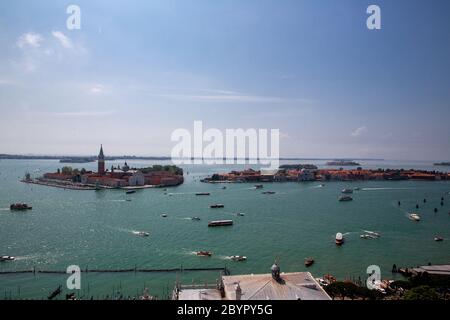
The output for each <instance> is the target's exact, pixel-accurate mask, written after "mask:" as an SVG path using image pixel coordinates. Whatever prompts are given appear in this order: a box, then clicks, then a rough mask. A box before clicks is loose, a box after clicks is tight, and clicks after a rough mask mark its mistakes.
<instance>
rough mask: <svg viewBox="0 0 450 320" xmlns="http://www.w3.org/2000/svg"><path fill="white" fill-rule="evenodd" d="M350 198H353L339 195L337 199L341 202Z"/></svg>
mask: <svg viewBox="0 0 450 320" xmlns="http://www.w3.org/2000/svg"><path fill="white" fill-rule="evenodd" d="M352 200H353V198H352V197H350V196H341V197H339V201H341V202H345V201H352Z"/></svg>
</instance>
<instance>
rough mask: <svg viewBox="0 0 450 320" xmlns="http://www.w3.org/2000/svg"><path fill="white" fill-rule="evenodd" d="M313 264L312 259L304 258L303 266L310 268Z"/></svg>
mask: <svg viewBox="0 0 450 320" xmlns="http://www.w3.org/2000/svg"><path fill="white" fill-rule="evenodd" d="M313 263H314V259H313V258H306V259H305V266H306V267H309V266H312V265H313Z"/></svg>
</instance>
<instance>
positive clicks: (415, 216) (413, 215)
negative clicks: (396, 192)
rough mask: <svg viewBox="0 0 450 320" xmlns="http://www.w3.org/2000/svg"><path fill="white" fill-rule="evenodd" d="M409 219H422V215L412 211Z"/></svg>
mask: <svg viewBox="0 0 450 320" xmlns="http://www.w3.org/2000/svg"><path fill="white" fill-rule="evenodd" d="M409 219H411V220H413V221H420V216H419V215H418V214H417V213H410V214H409Z"/></svg>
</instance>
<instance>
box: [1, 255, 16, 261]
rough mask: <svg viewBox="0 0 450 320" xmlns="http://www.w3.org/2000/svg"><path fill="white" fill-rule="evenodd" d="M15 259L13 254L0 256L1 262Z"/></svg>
mask: <svg viewBox="0 0 450 320" xmlns="http://www.w3.org/2000/svg"><path fill="white" fill-rule="evenodd" d="M14 260H16V258H15V257H13V256H1V257H0V262H3V261H14Z"/></svg>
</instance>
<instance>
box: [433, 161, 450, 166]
mask: <svg viewBox="0 0 450 320" xmlns="http://www.w3.org/2000/svg"><path fill="white" fill-rule="evenodd" d="M434 165H435V166H441V167H449V166H450V161H449V162H438V163H435V164H434Z"/></svg>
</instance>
